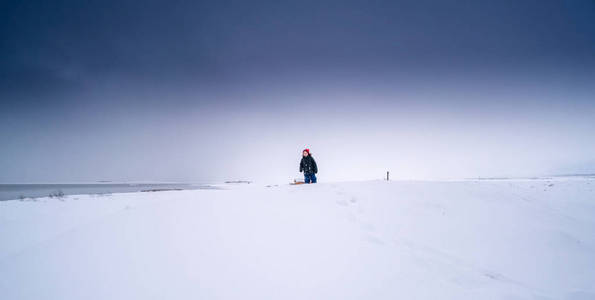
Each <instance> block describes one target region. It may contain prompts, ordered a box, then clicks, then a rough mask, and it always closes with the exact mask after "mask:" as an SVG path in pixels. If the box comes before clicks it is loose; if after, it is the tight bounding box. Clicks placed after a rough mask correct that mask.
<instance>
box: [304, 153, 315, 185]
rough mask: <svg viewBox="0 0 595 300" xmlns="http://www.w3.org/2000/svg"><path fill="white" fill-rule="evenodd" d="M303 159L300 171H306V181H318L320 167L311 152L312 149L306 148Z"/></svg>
mask: <svg viewBox="0 0 595 300" xmlns="http://www.w3.org/2000/svg"><path fill="white" fill-rule="evenodd" d="M302 156H303V157H302V161H301V162H300V172H304V183H316V175H315V174H316V173H318V167H317V166H316V161H314V158H312V155H311V154H310V149H304V151H303V152H302Z"/></svg>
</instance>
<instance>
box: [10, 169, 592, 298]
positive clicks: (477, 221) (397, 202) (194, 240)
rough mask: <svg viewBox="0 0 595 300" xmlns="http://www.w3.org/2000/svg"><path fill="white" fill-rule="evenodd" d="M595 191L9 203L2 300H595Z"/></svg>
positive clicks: (278, 191)
mask: <svg viewBox="0 0 595 300" xmlns="http://www.w3.org/2000/svg"><path fill="white" fill-rule="evenodd" d="M594 188H595V180H593V179H592V178H582V179H572V180H570V179H547V180H546V179H543V180H480V181H474V180H463V181H391V182H386V181H366V182H341V183H318V184H313V185H299V186H290V185H279V186H271V187H265V186H264V185H258V184H247V185H227V186H225V189H224V190H191V191H169V192H155V193H127V194H113V195H111V196H91V195H80V196H69V197H67V198H65V199H63V200H59V199H39V200H38V201H4V202H0V298H2V299H11V300H13V299H595V192H594V191H593V189H594Z"/></svg>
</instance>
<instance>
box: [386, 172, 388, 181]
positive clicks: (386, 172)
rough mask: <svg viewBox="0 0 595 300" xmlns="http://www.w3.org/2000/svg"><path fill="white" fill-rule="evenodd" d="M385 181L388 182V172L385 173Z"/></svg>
mask: <svg viewBox="0 0 595 300" xmlns="http://www.w3.org/2000/svg"><path fill="white" fill-rule="evenodd" d="M386 181H388V171H386Z"/></svg>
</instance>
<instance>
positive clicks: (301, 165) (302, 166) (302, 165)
mask: <svg viewBox="0 0 595 300" xmlns="http://www.w3.org/2000/svg"><path fill="white" fill-rule="evenodd" d="M302 170H304V159H303V158H302V160H300V173H302Z"/></svg>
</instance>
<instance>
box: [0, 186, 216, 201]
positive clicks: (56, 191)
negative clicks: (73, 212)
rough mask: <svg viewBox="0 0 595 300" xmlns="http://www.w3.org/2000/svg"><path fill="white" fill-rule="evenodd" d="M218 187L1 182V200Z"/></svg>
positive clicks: (212, 187)
mask: <svg viewBox="0 0 595 300" xmlns="http://www.w3.org/2000/svg"><path fill="white" fill-rule="evenodd" d="M198 189H217V187H214V186H211V185H208V184H196V183H67V184H54V183H45V184H0V201H5V200H16V199H23V198H40V197H48V196H49V195H60V194H63V195H65V196H68V195H79V194H101V195H104V194H111V193H132V192H143V191H145V192H150V191H164V190H198Z"/></svg>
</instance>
